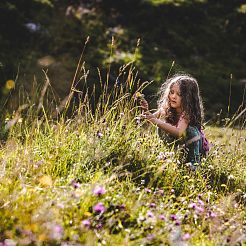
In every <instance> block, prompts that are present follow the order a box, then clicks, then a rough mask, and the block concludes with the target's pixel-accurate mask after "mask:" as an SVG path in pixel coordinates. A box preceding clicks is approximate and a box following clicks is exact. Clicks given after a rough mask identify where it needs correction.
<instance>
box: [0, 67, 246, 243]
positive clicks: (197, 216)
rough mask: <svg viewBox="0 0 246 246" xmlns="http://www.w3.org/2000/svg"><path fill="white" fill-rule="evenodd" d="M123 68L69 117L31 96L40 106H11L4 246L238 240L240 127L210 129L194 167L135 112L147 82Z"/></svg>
mask: <svg viewBox="0 0 246 246" xmlns="http://www.w3.org/2000/svg"><path fill="white" fill-rule="evenodd" d="M81 68H82V69H81ZM122 69H124V71H125V72H127V73H128V76H126V81H125V82H124V83H122V84H120V85H118V84H117V83H116V84H115V86H113V87H112V88H109V87H108V84H107V82H105V84H104V83H103V81H104V80H103V78H101V88H102V93H101V95H100V98H99V100H98V103H97V104H96V105H95V107H94V106H93V107H92V105H91V103H90V102H91V98H93V97H94V96H95V95H93V93H92V95H89V94H88V93H84V94H83V95H82V96H81V97H79V105H77V106H76V107H74V109H73V111H72V113H71V112H70V115H72V116H70V117H68V116H67V112H68V111H67V110H68V108H66V106H65V107H63V109H64V111H63V112H64V113H62V111H59V112H58V111H54V110H52V109H51V108H50V107H46V106H45V105H44V103H43V102H44V101H43V100H40V98H39V97H38V96H37V99H38V100H37V101H38V102H39V103H41V106H40V111H37V110H36V108H35V107H25V108H23V110H21V111H19V115H18V116H20V115H21V118H22V120H21V121H19V120H17V121H15V122H14V123H13V125H11V127H10V128H9V129H8V138H7V140H6V142H5V144H3V145H2V147H1V149H0V158H1V162H0V165H1V167H0V170H1V171H0V177H1V179H0V208H1V210H0V217H1V220H0V242H2V245H30V244H33V245H40V244H45V245H75V244H76V245H84V244H86V245H188V243H190V244H192V245H222V244H223V243H224V242H227V243H228V244H232V245H233V244H234V245H235V244H236V243H239V244H240V243H242V242H243V240H244V236H243V231H242V228H243V223H244V222H243V218H244V216H245V210H244V205H245V180H246V177H245V174H246V170H245V162H246V156H245V148H246V146H245V145H246V144H245V143H246V141H245V138H246V132H245V130H235V129H228V128H216V127H208V128H207V129H206V133H207V135H208V138H209V139H210V140H211V142H212V144H213V147H212V150H211V151H210V155H209V156H208V157H207V158H206V159H204V160H203V161H202V164H201V167H199V168H198V171H196V172H193V171H191V170H190V169H189V168H188V167H187V166H186V165H185V163H182V162H181V161H180V159H179V156H180V153H179V151H176V150H174V149H173V146H166V145H165V144H164V143H163V142H162V141H161V140H160V139H159V138H158V136H157V134H156V132H155V130H156V129H155V128H153V127H152V126H147V125H146V124H145V123H144V122H143V121H142V120H141V119H140V118H139V115H140V110H139V108H138V106H137V104H136V100H135V95H136V93H137V95H138V94H141V92H142V89H143V88H144V87H145V86H147V84H148V83H146V82H144V83H141V82H140V81H139V80H138V79H137V78H136V76H135V74H134V72H133V71H134V69H133V67H132V65H131V64H129V65H127V66H124V67H123V68H122ZM79 70H80V71H83V64H81V67H79V68H78V71H79ZM84 73H86V71H84ZM106 81H107V80H106ZM137 84H138V85H137ZM71 89H72V90H73V93H74V91H76V90H75V88H71ZM43 91H44V90H43ZM73 95H74V94H73ZM73 95H72V96H73ZM70 96H71V95H70ZM27 103H29V102H27ZM36 105H39V104H38V103H37V104H36ZM51 105H53V104H51ZM64 105H67V107H68V105H70V102H68V103H67V102H66V103H65V104H64ZM58 106H59V105H58ZM23 112H24V113H23ZM54 112H55V113H54Z"/></svg>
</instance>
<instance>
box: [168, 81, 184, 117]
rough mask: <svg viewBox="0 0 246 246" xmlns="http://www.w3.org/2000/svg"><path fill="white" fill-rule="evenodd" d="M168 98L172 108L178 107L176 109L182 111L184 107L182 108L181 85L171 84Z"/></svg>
mask: <svg viewBox="0 0 246 246" xmlns="http://www.w3.org/2000/svg"><path fill="white" fill-rule="evenodd" d="M168 99H169V103H170V106H171V107H172V108H174V109H176V111H177V112H178V113H181V111H182V109H181V94H180V89H179V85H177V84H173V85H171V87H170V92H169V95H168Z"/></svg>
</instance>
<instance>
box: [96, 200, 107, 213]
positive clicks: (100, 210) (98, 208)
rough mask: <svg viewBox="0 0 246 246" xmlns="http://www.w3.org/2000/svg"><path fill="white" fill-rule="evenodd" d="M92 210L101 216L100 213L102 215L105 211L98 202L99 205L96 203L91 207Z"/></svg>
mask: <svg viewBox="0 0 246 246" xmlns="http://www.w3.org/2000/svg"><path fill="white" fill-rule="evenodd" d="M93 210H94V212H96V213H100V214H102V213H104V212H105V211H106V208H105V207H104V205H103V204H102V203H101V202H99V203H97V204H96V205H95V206H94V207H93Z"/></svg>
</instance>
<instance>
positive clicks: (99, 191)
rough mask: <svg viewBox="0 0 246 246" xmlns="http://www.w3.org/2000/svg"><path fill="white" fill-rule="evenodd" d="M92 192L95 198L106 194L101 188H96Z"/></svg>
mask: <svg viewBox="0 0 246 246" xmlns="http://www.w3.org/2000/svg"><path fill="white" fill-rule="evenodd" d="M92 192H93V194H94V195H96V196H101V195H103V194H105V193H106V190H105V188H104V187H103V186H96V187H95V188H94V189H93V191H92Z"/></svg>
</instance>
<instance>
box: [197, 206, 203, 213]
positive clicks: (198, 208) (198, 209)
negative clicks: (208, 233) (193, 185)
mask: <svg viewBox="0 0 246 246" xmlns="http://www.w3.org/2000/svg"><path fill="white" fill-rule="evenodd" d="M196 212H197V213H203V212H204V208H203V207H198V206H197V207H196Z"/></svg>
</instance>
